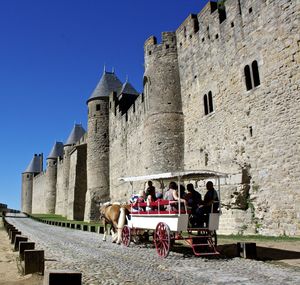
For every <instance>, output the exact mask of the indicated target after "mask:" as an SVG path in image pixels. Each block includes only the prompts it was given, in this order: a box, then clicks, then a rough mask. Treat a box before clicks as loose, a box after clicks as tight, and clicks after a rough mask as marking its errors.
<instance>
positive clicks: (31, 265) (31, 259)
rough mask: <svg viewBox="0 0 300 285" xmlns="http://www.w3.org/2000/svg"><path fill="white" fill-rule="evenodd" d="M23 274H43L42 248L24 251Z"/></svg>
mask: <svg viewBox="0 0 300 285" xmlns="http://www.w3.org/2000/svg"><path fill="white" fill-rule="evenodd" d="M24 263H25V266H24V274H25V275H26V274H30V273H41V274H44V267H45V259H44V251H43V250H25V251H24Z"/></svg>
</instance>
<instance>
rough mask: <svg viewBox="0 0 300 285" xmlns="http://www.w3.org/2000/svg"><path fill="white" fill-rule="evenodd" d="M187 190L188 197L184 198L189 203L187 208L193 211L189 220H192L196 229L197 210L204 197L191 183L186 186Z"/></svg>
mask: <svg viewBox="0 0 300 285" xmlns="http://www.w3.org/2000/svg"><path fill="white" fill-rule="evenodd" d="M186 189H187V191H188V193H187V194H186V196H185V197H184V198H185V200H186V202H187V206H188V207H189V209H190V210H191V215H190V218H189V220H190V223H191V226H192V227H194V225H195V223H196V219H195V216H196V210H197V209H198V207H199V206H200V205H201V204H202V197H201V194H200V193H199V192H197V191H196V190H195V189H194V185H193V184H191V183H189V184H188V185H187V186H186Z"/></svg>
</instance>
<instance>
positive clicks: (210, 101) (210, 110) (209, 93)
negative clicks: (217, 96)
mask: <svg viewBox="0 0 300 285" xmlns="http://www.w3.org/2000/svg"><path fill="white" fill-rule="evenodd" d="M208 106H209V113H211V112H213V111H214V106H213V99H212V93H211V91H209V92H208Z"/></svg>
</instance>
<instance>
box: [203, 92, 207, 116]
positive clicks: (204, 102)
mask: <svg viewBox="0 0 300 285" xmlns="http://www.w3.org/2000/svg"><path fill="white" fill-rule="evenodd" d="M203 104H204V114H205V115H207V114H208V104H207V95H206V94H205V95H204V97H203Z"/></svg>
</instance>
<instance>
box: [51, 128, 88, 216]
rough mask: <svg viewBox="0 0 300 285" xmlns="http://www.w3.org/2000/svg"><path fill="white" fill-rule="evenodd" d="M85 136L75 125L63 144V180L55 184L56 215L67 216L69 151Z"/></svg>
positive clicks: (82, 130)
mask: <svg viewBox="0 0 300 285" xmlns="http://www.w3.org/2000/svg"><path fill="white" fill-rule="evenodd" d="M84 134H85V130H84V128H83V127H82V125H81V124H75V125H74V127H73V129H72V131H71V133H70V135H69V137H68V139H67V141H66V142H65V144H64V156H63V163H62V169H61V171H62V172H63V178H62V180H63V181H62V185H60V184H59V183H57V197H56V207H55V208H56V210H55V213H56V214H60V215H63V216H67V206H68V191H69V171H70V151H71V150H72V147H73V145H74V144H76V143H77V142H78V141H79V140H80V139H81V138H82V136H83V135H84Z"/></svg>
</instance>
